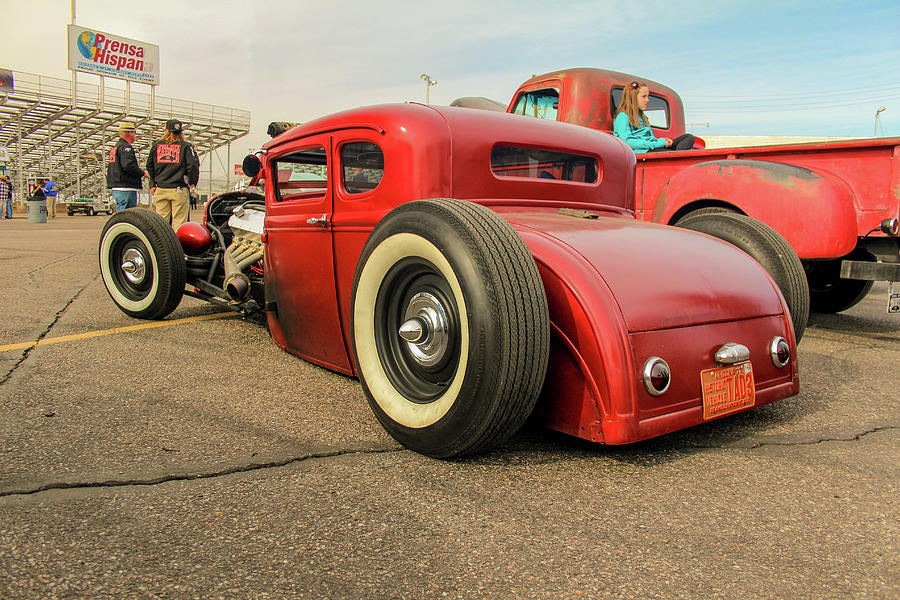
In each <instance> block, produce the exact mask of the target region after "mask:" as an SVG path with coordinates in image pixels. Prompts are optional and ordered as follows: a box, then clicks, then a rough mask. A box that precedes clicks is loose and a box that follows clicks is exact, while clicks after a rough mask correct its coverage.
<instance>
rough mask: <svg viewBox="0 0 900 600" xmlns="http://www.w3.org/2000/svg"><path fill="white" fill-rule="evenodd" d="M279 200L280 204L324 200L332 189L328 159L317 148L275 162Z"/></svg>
mask: <svg viewBox="0 0 900 600" xmlns="http://www.w3.org/2000/svg"><path fill="white" fill-rule="evenodd" d="M272 164H273V169H272V172H273V173H274V174H275V176H276V177H275V198H276V199H277V200H278V201H279V202H286V201H291V200H309V199H320V198H323V197H324V196H325V192H326V190H327V188H328V155H327V154H326V152H325V148H323V147H322V146H313V147H311V148H306V149H304V150H299V151H297V152H292V153H291V154H287V155H285V156H279V157H278V158H276V159H275V160H274V161H273V163H272Z"/></svg>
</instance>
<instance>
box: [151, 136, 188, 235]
mask: <svg viewBox="0 0 900 600" xmlns="http://www.w3.org/2000/svg"><path fill="white" fill-rule="evenodd" d="M147 172H148V173H149V174H150V194H152V195H153V204H154V205H156V213H157V214H158V215H159V216H161V217H162V218H163V219H166V220H167V221H169V222H170V223H171V224H172V229H174V230H176V231H177V230H178V228H179V227H181V225H182V224H184V222H185V221H187V220H188V216H189V215H190V192H191V190H192V189H193V187H194V186H195V185H197V181H198V180H199V179H200V159H199V158H197V153H196V152H194V147H193V146H191V145H190V144H189V143H187V142H186V141H184V133H182V125H181V121H179V120H178V119H170V120H168V121H166V132H165V134H164V135H163V137H162V139H160V140H157V141H155V142H153V145H152V146H150V155H149V156H148V157H147Z"/></svg>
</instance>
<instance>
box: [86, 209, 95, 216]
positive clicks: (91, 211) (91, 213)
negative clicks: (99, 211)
mask: <svg viewBox="0 0 900 600" xmlns="http://www.w3.org/2000/svg"><path fill="white" fill-rule="evenodd" d="M87 216H89V217H93V216H94V209H93V208H89V209H87Z"/></svg>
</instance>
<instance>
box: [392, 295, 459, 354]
mask: <svg viewBox="0 0 900 600" xmlns="http://www.w3.org/2000/svg"><path fill="white" fill-rule="evenodd" d="M404 318H405V319H406V320H405V321H404V323H403V325H401V326H400V330H399V332H398V333H399V335H400V337H401V338H403V339H404V340H405V341H406V345H407V347H408V348H409V351H410V353H411V354H412V356H413V358H414V359H415V360H416V362H418V363H419V364H420V365H422V366H425V367H430V366H433V365H436V364H437V363H439V362H440V361H441V359H442V358H443V357H444V354H446V352H447V347H448V346H449V344H450V339H449V337H450V332H449V331H448V327H447V312H446V311H445V310H444V307H443V306H442V305H441V303H440V302H439V301H438V299H437V298H435V297H434V296H432V295H431V294H429V293H427V292H422V293H419V294H416V295H415V296H413V297H412V299H411V300H410V301H409V305H408V306H407V307H406V314H405V316H404Z"/></svg>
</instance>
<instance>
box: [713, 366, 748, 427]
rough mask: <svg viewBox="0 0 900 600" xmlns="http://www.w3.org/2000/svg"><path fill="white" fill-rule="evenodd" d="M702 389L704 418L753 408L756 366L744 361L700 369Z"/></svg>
mask: <svg viewBox="0 0 900 600" xmlns="http://www.w3.org/2000/svg"><path fill="white" fill-rule="evenodd" d="M700 389H701V390H703V420H704V421H706V420H709V419H715V418H716V417H721V416H722V415H727V414H729V413H733V412H735V411H738V410H741V409H744V408H749V407H751V406H753V404H754V402H756V384H755V383H754V381H753V365H751V364H750V363H749V362H743V363H740V364H737V365H728V366H727V367H718V368H716V369H707V370H705V371H700Z"/></svg>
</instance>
